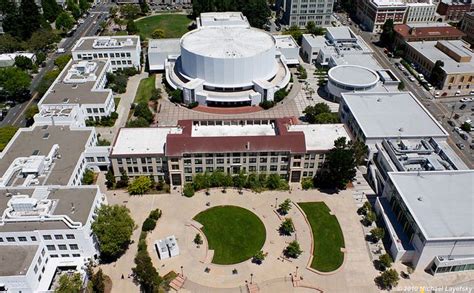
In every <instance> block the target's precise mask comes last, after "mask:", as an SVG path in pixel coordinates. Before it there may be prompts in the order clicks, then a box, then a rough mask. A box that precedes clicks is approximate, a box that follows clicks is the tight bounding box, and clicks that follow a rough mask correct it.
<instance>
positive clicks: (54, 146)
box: [0, 125, 110, 188]
mask: <svg viewBox="0 0 474 293" xmlns="http://www.w3.org/2000/svg"><path fill="white" fill-rule="evenodd" d="M108 152H109V147H99V146H97V135H96V132H95V129H94V128H90V127H81V128H74V127H68V126H53V125H43V126H37V125H33V126H32V127H30V128H20V129H19V130H18V131H17V133H16V134H15V135H14V136H13V138H12V139H11V140H10V142H9V143H8V144H7V146H6V147H5V149H4V150H3V151H2V152H1V153H0V188H2V187H3V188H5V187H8V188H10V187H14V186H23V187H27V186H34V185H40V186H43V185H45V186H46V185H60V186H76V185H81V179H82V176H83V174H84V171H85V170H86V168H94V169H95V168H105V167H107V166H108V165H109V164H110V162H109V160H108Z"/></svg>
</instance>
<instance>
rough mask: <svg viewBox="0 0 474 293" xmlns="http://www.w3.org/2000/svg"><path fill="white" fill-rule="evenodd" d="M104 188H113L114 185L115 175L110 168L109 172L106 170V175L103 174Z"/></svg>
mask: <svg viewBox="0 0 474 293" xmlns="http://www.w3.org/2000/svg"><path fill="white" fill-rule="evenodd" d="M105 180H106V181H105V186H107V188H109V189H110V188H113V187H114V185H115V175H114V171H113V170H112V168H109V170H107V174H105Z"/></svg>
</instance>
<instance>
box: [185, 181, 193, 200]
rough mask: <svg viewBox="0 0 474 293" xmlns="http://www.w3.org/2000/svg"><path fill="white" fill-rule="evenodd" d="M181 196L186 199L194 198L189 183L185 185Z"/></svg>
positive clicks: (191, 186)
mask: <svg viewBox="0 0 474 293" xmlns="http://www.w3.org/2000/svg"><path fill="white" fill-rule="evenodd" d="M183 195H184V196H186V197H192V196H194V187H193V185H192V184H191V183H186V184H185V185H184V189H183Z"/></svg>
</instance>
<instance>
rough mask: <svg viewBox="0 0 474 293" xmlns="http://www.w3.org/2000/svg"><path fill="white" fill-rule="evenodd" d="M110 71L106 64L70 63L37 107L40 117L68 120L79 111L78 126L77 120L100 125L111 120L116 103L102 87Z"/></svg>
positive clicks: (92, 62)
mask: <svg viewBox="0 0 474 293" xmlns="http://www.w3.org/2000/svg"><path fill="white" fill-rule="evenodd" d="M111 71H112V68H111V66H110V61H109V60H88V61H74V60H71V61H70V62H69V63H68V65H66V67H65V68H64V69H63V71H62V72H61V74H60V75H59V76H58V78H56V80H55V81H54V83H53V84H52V85H51V87H50V88H49V89H48V91H47V92H46V93H45V95H44V96H43V98H42V99H41V101H40V102H39V103H38V108H39V110H40V116H47V117H58V116H59V117H71V115H72V114H77V112H79V110H80V112H81V114H79V115H78V116H76V119H75V120H76V121H77V122H78V124H83V123H81V122H82V121H81V120H80V118H84V119H87V120H93V121H99V120H100V119H101V118H103V117H107V116H110V115H111V114H112V112H114V111H115V102H114V98H113V93H112V90H111V89H107V88H105V86H106V84H107V72H111ZM73 108H78V109H76V111H73V110H72V109H73Z"/></svg>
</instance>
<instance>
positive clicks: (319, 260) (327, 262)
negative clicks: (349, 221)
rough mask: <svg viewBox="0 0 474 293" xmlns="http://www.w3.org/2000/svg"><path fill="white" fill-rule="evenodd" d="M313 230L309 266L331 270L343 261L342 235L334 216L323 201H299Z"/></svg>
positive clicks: (320, 269) (322, 270)
mask: <svg viewBox="0 0 474 293" xmlns="http://www.w3.org/2000/svg"><path fill="white" fill-rule="evenodd" d="M298 205H299V206H300V207H301V209H302V210H303V211H304V213H305V214H306V217H307V218H308V221H309V224H310V225H311V230H312V231H313V242H314V248H313V254H314V255H313V261H312V262H311V267H312V268H313V269H315V270H318V271H320V272H331V271H334V270H336V269H337V268H339V267H340V266H341V265H342V263H343V261H344V253H342V252H341V248H343V247H345V246H344V236H343V235H342V231H341V227H340V226H339V222H338V221H337V218H336V216H334V215H330V214H329V212H330V211H331V210H330V209H329V208H328V206H327V205H326V204H325V203H324V202H300V203H298Z"/></svg>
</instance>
